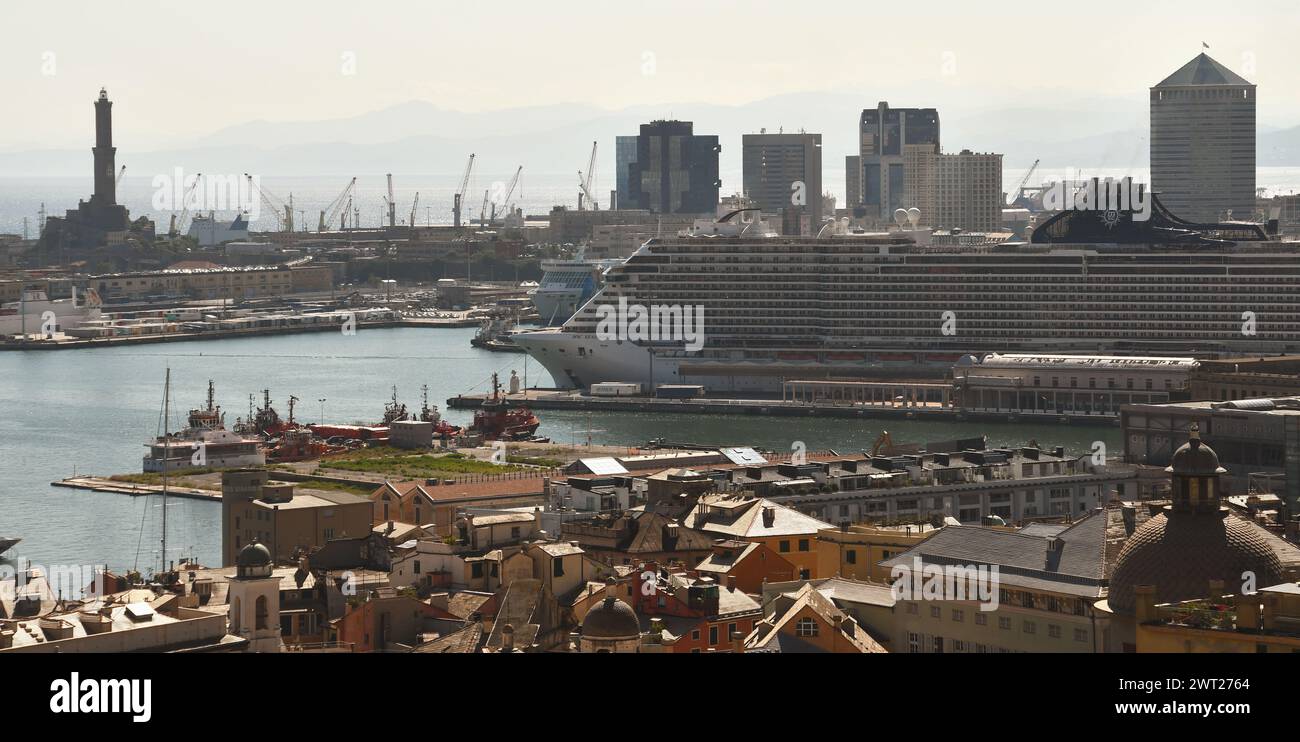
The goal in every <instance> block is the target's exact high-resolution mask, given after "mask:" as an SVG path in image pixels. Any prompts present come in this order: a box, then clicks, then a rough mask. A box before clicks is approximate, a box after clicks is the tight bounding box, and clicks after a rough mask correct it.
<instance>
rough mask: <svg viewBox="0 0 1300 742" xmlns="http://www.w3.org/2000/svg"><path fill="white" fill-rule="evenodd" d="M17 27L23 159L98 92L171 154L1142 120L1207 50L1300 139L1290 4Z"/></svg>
mask: <svg viewBox="0 0 1300 742" xmlns="http://www.w3.org/2000/svg"><path fill="white" fill-rule="evenodd" d="M4 16H5V18H4V27H5V29H6V33H5V41H4V44H3V45H0V89H2V90H3V91H4V93H5V95H6V97H7V98H8V99H9V102H10V104H9V105H6V109H7V112H6V115H5V116H4V124H3V126H0V148H4V149H10V150H12V149H28V148H32V149H35V148H45V147H69V146H89V139H88V133H89V131H90V130H91V126H92V124H91V119H90V117H89V114H88V111H89V104H90V102H91V100H92V99H93V97H94V95H95V93H96V92H97V91H98V89H99V87H100V86H101V85H105V86H107V87H108V88H109V91H110V93H111V94H112V96H113V98H114V99H115V100H117V101H119V102H121V101H129V102H130V103H129V106H125V105H121V106H119V107H118V108H117V109H116V111H117V112H118V115H119V117H122V116H125V117H126V118H125V120H122V119H121V118H119V128H120V129H121V130H122V131H124V132H126V131H129V132H130V135H129V136H130V140H129V141H121V140H119V142H118V144H119V145H127V144H129V145H134V146H135V147H137V148H140V149H157V148H161V147H166V146H170V145H174V144H184V143H187V142H189V141H191V140H193V139H195V138H198V137H201V136H203V135H205V134H208V133H211V132H213V131H215V130H217V129H220V128H222V127H224V126H228V125H231V124H237V123H241V122H245V121H249V120H256V119H269V120H312V119H323V118H339V117H345V116H351V115H355V114H359V113H364V112H367V111H372V110H375V109H379V108H383V107H385V106H389V105H393V104H396V103H401V102H404V101H409V100H427V101H430V102H433V103H435V104H437V105H439V106H442V107H445V108H450V109H458V110H464V111H482V110H495V109H502V108H511V107H516V106H523V105H537V104H548V103H559V102H577V103H586V104H591V105H596V106H600V107H605V108H612V109H616V108H621V107H625V106H629V105H639V104H662V105H664V106H665V107H669V106H672V105H673V104H689V103H691V102H697V101H710V102H715V103H744V102H747V101H752V100H756V99H761V98H766V97H769V96H773V95H778V94H782V93H791V92H805V91H822V90H829V91H840V92H858V91H860V92H861V93H862V95H863V99H864V101H865V103H866V104H867V105H874V102H875V101H876V100H877V97H876V95H875V93H874V92H873V91H875V90H878V89H879V88H882V87H889V88H891V89H896V88H897V87H899V86H913V85H914V86H917V88H918V90H924V91H925V93H924V95H925V98H926V99H925V100H911V101H898V102H897V103H896V105H934V106H938V107H939V108H940V109H941V110H945V108H947V109H951V108H953V107H960V108H961V109H962V110H963V111H965V112H972V111H973V110H974V109H978V107H979V106H981V105H992V104H997V105H1015V104H1017V102H1021V103H1023V102H1024V101H1025V100H1027V99H1029V98H1033V99H1035V100H1040V101H1041V100H1047V101H1050V100H1057V99H1059V100H1067V99H1070V98H1071V97H1076V98H1077V97H1090V96H1102V97H1122V98H1131V97H1133V96H1136V97H1137V99H1139V100H1144V96H1145V95H1146V89H1147V87H1149V86H1150V85H1152V84H1154V83H1156V82H1158V81H1159V80H1160V79H1161V78H1163V77H1164V76H1165V75H1167V74H1168V73H1170V72H1172V71H1173V70H1174V69H1176V68H1177V67H1178V66H1180V65H1181V64H1182V63H1184V62H1186V61H1187V60H1188V59H1190V58H1191V57H1193V56H1194V55H1195V54H1197V53H1198V52H1199V51H1200V45H1201V42H1202V41H1205V42H1207V43H1208V44H1209V45H1210V47H1211V48H1210V50H1209V53H1210V54H1211V55H1212V56H1214V57H1215V58H1216V59H1218V60H1219V61H1221V62H1223V63H1225V64H1227V65H1228V66H1229V67H1231V68H1233V69H1234V70H1236V71H1238V72H1239V73H1241V74H1243V75H1244V76H1245V77H1247V78H1248V79H1250V80H1251V81H1252V82H1254V83H1256V84H1257V85H1259V86H1260V95H1259V99H1260V109H1259V118H1260V123H1261V124H1263V125H1273V126H1291V125H1296V124H1300V100H1298V98H1300V96H1297V92H1300V85H1298V83H1300V44H1297V43H1296V37H1295V34H1296V30H1297V28H1300V3H1297V2H1296V0H1263V1H1258V2H1235V3H1224V2H1222V0H1214V1H1212V2H1207V1H1202V0H1168V1H1166V0H1154V1H1152V0H1140V1H1138V2H1134V1H1133V0H1126V1H1112V0H1094V1H1092V2H1087V1H1079V0H1053V1H1046V2H1035V1H1034V0H1030V1H1029V2H1018V3H998V4H996V5H995V4H991V3H986V2H980V1H978V0H973V1H972V0H966V1H954V2H947V1H945V0H925V1H924V2H911V3H900V2H864V1H863V0H850V1H845V2H838V1H835V2H829V1H828V2H815V1H809V0H801V1H799V2H795V1H794V0H787V1H785V2H765V1H762V0H759V1H756V2H732V1H719V0H690V1H678V0H656V1H655V2H630V1H620V0H604V1H602V2H565V1H563V0H552V1H549V2H535V1H533V2H515V1H513V0H500V1H499V2H457V3H449V2H403V1H400V0H398V1H392V2H358V1H357V0H351V1H350V2H335V1H333V0H316V1H315V2H303V3H291V2H279V1H268V0H260V1H259V2H243V1H242V0H224V1H223V2H219V3H203V4H199V3H181V2H176V3H162V2H130V3H110V2H103V1H102V0H101V1H97V2H57V1H49V2H23V3H17V2H6V3H5V7H4ZM349 73H351V74H349ZM985 101H988V102H987V103H986V102H985ZM128 109H129V110H128Z"/></svg>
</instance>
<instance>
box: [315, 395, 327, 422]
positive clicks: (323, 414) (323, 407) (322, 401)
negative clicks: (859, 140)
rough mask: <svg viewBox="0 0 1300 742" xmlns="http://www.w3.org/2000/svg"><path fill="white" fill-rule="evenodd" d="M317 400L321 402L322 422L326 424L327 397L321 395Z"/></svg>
mask: <svg viewBox="0 0 1300 742" xmlns="http://www.w3.org/2000/svg"><path fill="white" fill-rule="evenodd" d="M316 401H317V402H320V424H321V425H324V424H325V398H324V397H321V398H320V399H318V400H316Z"/></svg>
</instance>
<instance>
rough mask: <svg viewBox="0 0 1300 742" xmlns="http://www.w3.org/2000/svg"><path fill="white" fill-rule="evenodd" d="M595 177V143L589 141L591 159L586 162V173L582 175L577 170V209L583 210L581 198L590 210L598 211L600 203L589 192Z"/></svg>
mask: <svg viewBox="0 0 1300 742" xmlns="http://www.w3.org/2000/svg"><path fill="white" fill-rule="evenodd" d="M595 179H596V143H595V142H592V143H591V160H590V161H589V162H588V163H587V175H586V177H583V175H582V171H581V170H579V171H578V189H579V193H578V211H582V210H583V199H584V198H585V199H586V202H587V205H588V206H590V207H591V210H592V211H600V205H599V204H597V203H596V194H594V193H592V192H591V188H592V186H593V185H594V184H595V183H594V181H595Z"/></svg>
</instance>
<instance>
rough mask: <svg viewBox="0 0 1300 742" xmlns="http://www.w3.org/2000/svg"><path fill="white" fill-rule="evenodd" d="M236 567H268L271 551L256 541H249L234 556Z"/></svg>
mask: <svg viewBox="0 0 1300 742" xmlns="http://www.w3.org/2000/svg"><path fill="white" fill-rule="evenodd" d="M235 566H236V567H269V566H271V551H270V550H269V549H267V548H266V547H265V546H263V545H262V544H260V543H258V542H257V541H251V542H249V544H248V545H247V546H245V547H244V548H242V549H240V550H239V553H238V554H236V555H235Z"/></svg>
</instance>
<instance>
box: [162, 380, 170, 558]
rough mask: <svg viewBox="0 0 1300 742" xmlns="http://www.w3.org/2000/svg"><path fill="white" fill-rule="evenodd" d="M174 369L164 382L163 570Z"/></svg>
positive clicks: (165, 547) (165, 551)
mask: <svg viewBox="0 0 1300 742" xmlns="http://www.w3.org/2000/svg"><path fill="white" fill-rule="evenodd" d="M171 391H172V370H171V368H170V367H169V368H168V369H167V378H166V381H165V382H164V383H163V436H164V437H163V465H162V571H163V572H166V571H167V462H168V461H170V460H171V445H172V440H171V433H170V432H169V431H168V430H167V425H168V420H169V419H170V418H171Z"/></svg>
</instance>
